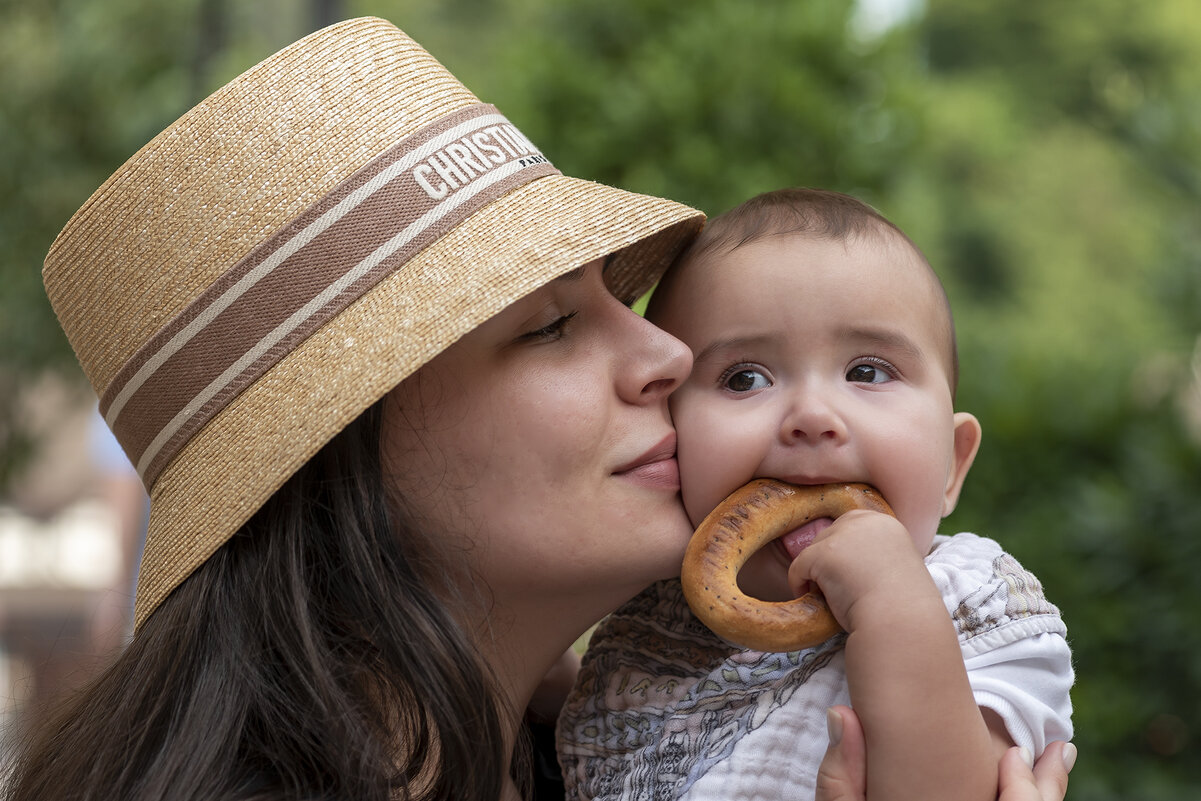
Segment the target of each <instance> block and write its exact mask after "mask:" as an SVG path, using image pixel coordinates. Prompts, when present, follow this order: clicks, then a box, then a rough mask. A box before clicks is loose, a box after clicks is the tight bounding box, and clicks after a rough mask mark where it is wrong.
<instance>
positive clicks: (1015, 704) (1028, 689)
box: [926, 534, 1075, 756]
mask: <svg viewBox="0 0 1201 801" xmlns="http://www.w3.org/2000/svg"><path fill="white" fill-rule="evenodd" d="M926 565H927V567H928V568H929V570H930V575H931V576H932V577H933V578H934V583H935V584H936V585H937V586H938V588H939V591H940V592H941V593H942V596H943V602H944V603H945V604H946V607H947V611H948V612H949V613H950V614H951V618H952V620H953V621H954V622H955V627H956V631H957V633H958V635H959V647H960V650H961V651H962V652H963V658H964V663H965V665H966V666H967V671H968V679H969V681H970V682H971V685H972V691H973V693H974V694H975V697H976V702H977V703H978V704H979V705H980V706H981V707H983V708H986V709H991V710H993V711H994V712H996V713H997V714H998V715H1000V717H1001V718H1002V720H1003V721H1004V722H1005V726H1006V729H1007V730H1008V732H1009V735H1010V737H1012V738H1013V741H1014V742H1015V743H1016V744H1017V745H1021V746H1025V747H1026V748H1029V749H1030V752H1031V753H1032V754H1034V755H1036V756H1037V755H1038V754H1041V753H1042V751H1043V749H1044V748H1046V746H1047V744H1048V743H1051V742H1053V741H1055V740H1069V739H1071V737H1072V704H1071V695H1070V692H1071V688H1072V684H1073V682H1074V680H1075V673H1074V671H1073V669H1072V654H1071V649H1070V648H1069V646H1068V641H1067V638H1066V637H1067V628H1066V626H1065V625H1064V623H1063V619H1062V617H1061V616H1060V614H1059V609H1057V608H1056V607H1055V605H1054V604H1052V603H1050V602H1049V601H1048V600H1047V599H1046V597H1045V595H1044V594H1043V588H1042V584H1041V583H1040V582H1039V580H1038V579H1037V578H1036V577H1035V576H1034V575H1033V574H1032V573H1030V572H1029V571H1027V570H1026V569H1025V568H1023V567H1022V566H1021V565H1020V564H1018V562H1017V560H1016V559H1014V558H1013V557H1012V556H1010V555H1009V554H1007V553H1005V552H1004V551H1003V550H1002V549H1001V547H1000V546H999V545H998V544H997V543H995V542H993V541H992V540H989V539H986V538H984V537H978V536H976V535H974V534H957V535H955V536H954V537H938V538H937V539H936V541H935V547H934V548H933V550H932V551H931V554H930V556H929V557H927V559H926Z"/></svg>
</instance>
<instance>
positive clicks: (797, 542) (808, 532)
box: [778, 517, 834, 562]
mask: <svg viewBox="0 0 1201 801" xmlns="http://www.w3.org/2000/svg"><path fill="white" fill-rule="evenodd" d="M833 523H834V520H833V519H832V518H829V517H819V518H817V519H816V520H810V521H809V522H808V523H806V524H805V525H803V526H801V527H800V528H798V529H795V530H793V531H790V532H788V533H787V534H785V535H784V536H782V537H780V538H779V540H778V542H779V543H780V547H782V548H783V549H784V553H785V554H787V555H788V561H789V562H791V561H792V560H793V559H796V558H797V556H798V555H799V554H800V552H801V551H803V550H805V549H806V548H808V547H809V546H810V545H812V544H813V541H814V540H815V539H817V536H818V535H819V534H821V533H822V532H823V531H825V530H826V529H827V528H828V527H829V526H830V525H831V524H833Z"/></svg>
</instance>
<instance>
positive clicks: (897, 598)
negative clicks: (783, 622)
mask: <svg viewBox="0 0 1201 801" xmlns="http://www.w3.org/2000/svg"><path fill="white" fill-rule="evenodd" d="M808 581H811V582H814V583H815V584H817V586H818V587H819V588H820V589H821V591H822V594H823V595H824V596H825V598H826V603H827V604H829V606H830V611H831V612H833V613H834V617H835V619H836V620H838V623H839V625H841V626H842V627H843V628H844V629H846V630H847V631H848V632H853V631H855V630H856V628H858V627H861V626H863V625H864V624H865V623H866V622H868V621H879V620H891V619H896V617H897V616H898V615H899V614H902V613H904V612H905V611H906V610H911V609H912V605H913V604H914V603H918V604H920V603H923V602H928V601H933V602H934V603H936V604H938V606H937V607H936V608H937V609H940V610H941V609H944V607H943V606H942V601H941V599H940V597H939V595H938V591H937V589H936V588H935V586H934V582H933V580H932V579H931V578H930V574H929V572H928V571H927V570H926V565H925V563H924V562H923V561H922V558H921V556H920V555H919V554H918V552H917V549H916V548H915V547H914V545H913V540H912V539H911V538H910V536H909V531H908V530H907V529H906V528H905V527H904V526H903V525H902V524H901V523H900V522H899V521H898V520H897V519H896V518H894V517H890V516H888V515H885V514H881V513H879V512H868V511H863V510H855V511H851V512H848V513H846V514H845V515H843V516H842V517H840V518H838V519H837V520H836V521H834V523H833V524H832V525H830V526H829V527H828V528H827V529H826V530H825V531H823V532H822V533H821V534H820V535H819V536H818V538H817V539H816V540H815V541H814V542H813V543H812V544H811V545H810V546H809V547H807V548H805V550H803V551H801V553H800V554H799V555H798V556H797V558H796V559H794V560H793V562H792V565H791V566H790V567H789V570H788V583H789V585H790V586H791V587H792V589H793V591H794V592H796V593H797V594H798V595H800V594H801V592H802V591H803V588H804V586H805V582H808Z"/></svg>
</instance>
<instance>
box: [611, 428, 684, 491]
mask: <svg viewBox="0 0 1201 801" xmlns="http://www.w3.org/2000/svg"><path fill="white" fill-rule="evenodd" d="M613 474H614V475H617V476H621V477H622V478H626V479H629V480H631V481H633V482H635V483H637V484H641V485H642V486H645V487H652V488H655V489H666V490H671V491H673V492H676V491H678V490H679V489H680V466H679V464H678V463H677V462H676V435H675V433H674V432H673V433H671V434H668V435H667V436H666V437H664V438H663V439H661V440H660V441H659V442H657V443H655V445H654V446H652V447H651V448H650V449H649V450H647V451H646V453H644V454H642V455H641V456H639V457H638V458H637V459H635V460H634V461H632V462H629V463H628V464H625V465H623V466H622V467H619V468H618V469H617V470H614V471H613Z"/></svg>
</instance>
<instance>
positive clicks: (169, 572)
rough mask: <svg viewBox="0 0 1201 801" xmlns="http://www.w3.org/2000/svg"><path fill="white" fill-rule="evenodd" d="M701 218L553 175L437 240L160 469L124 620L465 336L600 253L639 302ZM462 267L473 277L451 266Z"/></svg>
mask: <svg viewBox="0 0 1201 801" xmlns="http://www.w3.org/2000/svg"><path fill="white" fill-rule="evenodd" d="M702 220H703V216H702V215H701V214H700V213H699V212H697V211H695V210H693V209H690V208H688V207H685V206H681V205H680V204H677V203H674V202H671V201H667V200H662V199H659V198H654V197H648V196H643V195H637V194H633V193H629V192H625V191H623V190H619V189H614V188H611V187H608V186H604V185H601V184H596V183H592V182H588V181H582V180H579V179H575V178H570V177H566V176H557V175H556V176H547V177H544V178H540V179H538V180H536V181H534V182H532V183H530V184H527V185H526V186H523V187H521V188H519V189H516V190H514V191H512V192H510V193H508V194H507V195H505V196H503V197H501V198H500V199H498V200H496V201H494V202H493V203H491V204H490V205H489V206H488V207H486V208H485V209H483V210H482V211H480V212H478V213H476V214H475V215H473V216H472V217H470V218H469V219H468V220H466V221H464V222H463V223H462V224H461V225H459V226H458V227H457V228H455V229H453V230H452V231H450V232H448V233H447V234H446V235H444V236H443V237H442V238H441V239H439V240H438V241H437V242H435V243H434V244H433V245H431V246H430V247H428V248H426V249H425V250H424V251H423V252H422V253H421V254H420V255H418V256H417V257H415V258H413V259H412V260H410V261H409V262H408V263H407V264H406V265H404V267H403V268H402V269H400V270H398V271H397V272H396V273H394V274H392V275H391V276H389V277H388V278H386V279H385V280H383V281H381V282H380V283H379V284H378V285H377V286H375V287H374V288H373V289H371V290H370V291H369V292H367V293H366V294H365V295H363V296H362V297H361V298H359V299H358V300H357V301H356V302H355V303H353V304H352V305H351V306H349V307H348V308H347V309H345V310H344V311H343V312H341V313H340V314H339V315H337V316H336V317H335V318H333V319H332V320H331V321H329V322H328V323H326V324H325V325H324V326H323V327H322V328H320V329H319V330H318V331H316V332H315V333H314V334H313V335H311V336H310V337H308V338H307V339H306V340H305V341H304V342H303V343H301V344H300V345H299V346H298V347H297V348H296V349H295V350H293V351H292V352H291V353H290V354H288V355H287V356H286V357H285V358H284V359H282V360H281V361H280V362H279V363H278V364H276V365H275V366H274V367H273V368H272V369H271V370H269V371H268V372H267V373H266V374H265V375H264V376H263V377H262V378H260V379H259V380H258V381H256V382H255V383H254V384H253V385H251V386H250V387H248V388H247V389H246V390H245V391H243V392H242V393H241V394H240V395H239V396H238V397H237V398H235V399H234V400H233V401H232V402H231V403H230V404H229V405H228V406H227V407H226V408H225V409H223V410H222V411H221V412H220V413H218V414H217V415H216V416H215V417H214V418H213V419H212V420H210V421H209V422H208V424H207V425H206V426H205V427H204V428H203V429H202V430H201V431H200V432H199V433H198V434H197V435H196V436H195V437H193V438H192V440H191V441H190V442H189V443H188V444H187V445H186V446H185V447H184V449H183V450H182V451H181V452H180V453H179V454H178V455H177V457H176V458H175V459H174V460H173V461H172V463H171V464H170V465H168V466H167V467H166V469H164V471H163V472H162V474H161V475H160V476H159V478H158V481H157V482H156V483H155V485H154V487H153V489H152V492H151V499H152V504H151V513H150V522H149V530H148V534H147V542H146V549H145V552H144V556H143V560H142V570H141V579H140V581H139V584H138V591H137V601H136V609H135V625H137V626H140V625H141V624H142V622H143V621H144V620H145V618H146V616H147V615H148V614H149V613H150V612H151V611H152V610H153V609H154V608H156V607H157V606H158V604H159V603H160V602H161V601H162V600H163V598H165V597H166V595H167V594H168V593H169V592H170V591H171V590H172V589H173V588H174V587H175V586H177V585H178V584H179V582H180V581H182V580H183V579H184V578H185V577H186V576H187V575H189V574H190V573H191V572H192V571H193V570H195V569H196V568H197V567H198V566H199V565H200V564H202V563H203V562H204V561H205V560H206V559H208V558H209V557H210V556H211V555H212V554H213V553H214V552H215V551H216V550H217V549H218V548H219V547H221V545H222V544H224V542H225V541H226V540H228V538H229V537H230V536H231V535H232V533H233V532H234V531H236V530H237V529H238V528H239V527H240V526H241V525H242V524H243V523H245V522H246V521H247V520H248V519H249V518H250V517H251V515H253V514H254V512H255V511H257V510H258V509H259V508H260V507H261V506H262V505H263V503H264V502H265V501H266V500H267V499H268V498H269V497H270V496H271V495H272V494H273V493H274V492H275V491H276V490H277V489H278V488H279V487H280V486H282V485H283V483H284V482H285V481H286V480H287V479H288V477H289V476H291V475H292V474H293V473H295V472H296V470H297V469H299V467H300V466H301V465H303V464H304V463H305V462H306V461H307V460H308V459H309V458H311V457H312V456H313V454H315V453H316V452H317V451H318V450H319V449H320V448H321V447H322V446H324V445H325V444H326V443H327V442H328V441H329V440H330V439H331V438H333V436H334V435H335V434H337V433H338V432H339V431H340V430H342V429H343V428H344V427H345V426H346V425H347V424H348V423H349V422H350V421H351V420H353V419H354V418H355V417H356V416H358V415H359V414H361V413H362V412H363V411H364V410H365V409H366V408H368V407H369V406H370V405H371V404H373V403H374V402H375V401H377V400H379V399H380V398H381V397H383V396H384V395H385V394H386V393H387V392H389V391H390V390H391V389H392V388H394V387H395V386H396V385H397V384H399V383H400V382H401V381H403V380H404V379H405V378H406V377H408V376H409V375H411V374H412V373H414V372H415V371H416V370H417V369H418V368H420V367H421V366H422V365H423V364H425V363H427V362H428V361H429V360H430V359H432V358H433V357H434V356H435V355H437V354H438V353H440V352H441V351H443V350H444V349H445V348H447V347H449V346H450V345H451V344H453V343H454V342H455V341H457V340H458V339H459V338H460V337H462V336H463V335H464V334H466V333H467V332H469V331H471V330H472V329H474V328H475V327H476V326H478V325H479V324H480V323H482V322H484V321H485V320H487V319H488V318H490V317H492V316H493V315H495V314H496V313H497V312H499V311H501V310H502V309H504V308H505V307H506V306H508V305H510V304H511V303H513V302H514V301H516V300H518V299H519V298H521V297H523V296H525V295H527V294H529V293H530V292H532V291H534V290H536V289H537V288H539V287H541V286H543V285H544V284H546V283H547V282H549V281H551V280H553V279H554V278H556V277H558V276H560V275H562V274H564V273H566V272H568V271H570V270H573V269H575V268H577V267H579V266H581V265H583V264H586V263H588V262H590V261H592V260H594V259H598V258H601V257H605V256H608V255H610V254H617V255H616V256H615V258H614V259H613V260H612V261H611V263H610V265H609V269H608V270H607V272H606V278H607V280H608V282H609V284H610V287H611V288H612V289H613V291H614V293H615V294H617V295H618V296H619V297H637V296H638V295H640V294H642V293H644V292H646V291H648V290H649V289H650V288H651V287H652V286H653V284H654V282H655V281H657V280H658V278H659V277H660V276H661V275H662V273H663V271H664V270H665V269H666V268H667V266H668V265H669V264H670V263H671V261H672V259H673V258H674V257H675V256H676V255H677V254H678V253H679V252H680V250H682V248H683V247H684V246H685V245H686V244H687V243H688V242H689V241H691V239H692V238H693V237H694V236H695V235H696V233H697V232H698V231H699V229H700V226H701V223H702ZM462 264H471V265H473V268H474V269H472V270H471V271H464V270H462V269H454V267H455V266H456V265H460V266H461V265H462Z"/></svg>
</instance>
